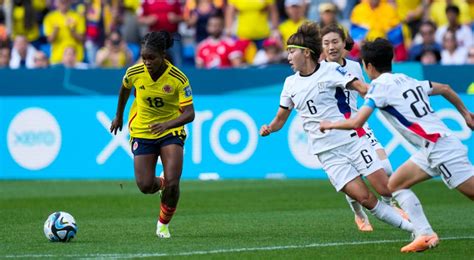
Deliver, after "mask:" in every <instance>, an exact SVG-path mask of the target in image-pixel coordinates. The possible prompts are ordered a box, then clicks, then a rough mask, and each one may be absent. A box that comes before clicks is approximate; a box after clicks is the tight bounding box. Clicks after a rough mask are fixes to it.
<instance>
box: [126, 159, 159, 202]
mask: <svg viewBox="0 0 474 260" xmlns="http://www.w3.org/2000/svg"><path fill="white" fill-rule="evenodd" d="M157 161H158V155H157V154H144V155H136V156H135V157H134V159H133V166H134V171H135V181H136V183H137V186H138V188H139V189H140V191H141V192H143V193H145V194H154V193H156V192H157V191H158V190H160V188H161V186H162V185H161V184H162V182H161V181H160V179H159V178H157V177H156V176H155V170H156V163H157Z"/></svg>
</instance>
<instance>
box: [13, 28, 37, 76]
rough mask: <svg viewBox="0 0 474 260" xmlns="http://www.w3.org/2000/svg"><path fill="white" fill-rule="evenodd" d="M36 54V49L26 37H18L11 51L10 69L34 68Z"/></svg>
mask: <svg viewBox="0 0 474 260" xmlns="http://www.w3.org/2000/svg"><path fill="white" fill-rule="evenodd" d="M35 53H36V49H35V47H33V45H31V44H30V43H29V42H28V39H27V38H26V37H25V36H23V35H18V36H16V37H15V41H14V42H13V48H12V51H11V58H10V68H12V69H18V68H28V69H32V68H34V56H35Z"/></svg>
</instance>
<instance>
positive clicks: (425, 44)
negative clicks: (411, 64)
mask: <svg viewBox="0 0 474 260" xmlns="http://www.w3.org/2000/svg"><path fill="white" fill-rule="evenodd" d="M435 32H436V25H435V24H434V23H433V22H431V21H425V22H422V23H421V25H420V29H419V34H420V35H421V39H422V41H421V43H419V44H414V45H413V46H412V47H411V48H410V51H409V60H411V61H414V60H418V59H419V57H420V56H421V53H422V52H423V51H424V50H426V49H431V50H435V51H438V52H441V45H440V44H439V43H437V42H436V41H435Z"/></svg>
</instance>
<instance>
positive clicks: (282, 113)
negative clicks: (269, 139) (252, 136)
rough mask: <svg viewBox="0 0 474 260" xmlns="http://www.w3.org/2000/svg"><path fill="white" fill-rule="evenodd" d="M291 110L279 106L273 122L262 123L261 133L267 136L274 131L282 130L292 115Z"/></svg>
mask: <svg viewBox="0 0 474 260" xmlns="http://www.w3.org/2000/svg"><path fill="white" fill-rule="evenodd" d="M290 113H291V110H288V109H284V108H281V107H280V108H279V109H278V112H277V114H276V116H275V118H273V120H272V122H271V123H270V124H269V125H262V127H261V128H260V135H261V136H267V135H269V134H271V133H272V132H276V131H278V130H280V129H281V128H282V127H283V126H284V125H285V123H286V121H287V120H288V117H289V116H290Z"/></svg>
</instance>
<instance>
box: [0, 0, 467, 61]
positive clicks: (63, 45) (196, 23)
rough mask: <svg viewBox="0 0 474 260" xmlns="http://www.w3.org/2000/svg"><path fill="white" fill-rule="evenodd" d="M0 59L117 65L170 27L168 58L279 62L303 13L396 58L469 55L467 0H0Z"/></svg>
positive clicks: (456, 58) (356, 54)
mask: <svg viewBox="0 0 474 260" xmlns="http://www.w3.org/2000/svg"><path fill="white" fill-rule="evenodd" d="M0 7H1V8H0V68H12V69H16V68H44V67H50V66H64V67H68V68H78V69H86V68H96V67H98V68H123V67H126V66H129V65H132V64H134V63H135V62H137V61H138V60H139V59H140V55H139V53H140V39H141V37H142V36H143V35H145V34H146V33H147V32H149V31H158V30H166V31H169V32H171V33H173V35H174V38H175V40H176V41H175V44H174V46H173V47H172V48H171V49H170V51H169V59H170V61H172V62H173V63H174V64H176V65H177V66H183V65H184V66H196V67H198V68H230V67H246V66H267V65H268V64H274V63H284V62H285V60H286V54H285V49H286V46H285V45H286V40H287V39H288V37H289V36H290V35H291V34H293V33H294V32H296V30H297V28H298V27H299V26H300V25H301V24H302V23H303V22H305V21H307V20H313V21H317V22H318V23H319V25H320V27H324V26H326V25H328V24H333V23H335V24H338V25H339V26H340V27H341V28H343V29H344V31H345V32H347V34H348V35H350V36H351V37H352V39H353V41H354V43H355V44H354V48H353V49H352V50H351V51H350V52H349V53H348V58H350V59H353V60H359V59H360V56H359V50H360V47H359V46H361V43H362V42H363V41H365V40H373V39H375V38H377V37H383V38H386V39H388V40H389V41H390V42H391V43H392V44H393V45H394V47H395V57H394V60H395V61H397V62H404V61H416V62H421V63H423V64H446V65H448V64H474V44H473V42H474V37H473V30H474V0H361V1H357V0H333V1H328V0H319V1H318V0H259V1H257V0H227V1H226V0H0Z"/></svg>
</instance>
